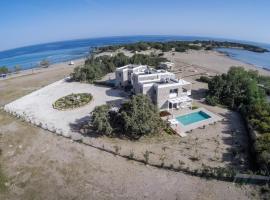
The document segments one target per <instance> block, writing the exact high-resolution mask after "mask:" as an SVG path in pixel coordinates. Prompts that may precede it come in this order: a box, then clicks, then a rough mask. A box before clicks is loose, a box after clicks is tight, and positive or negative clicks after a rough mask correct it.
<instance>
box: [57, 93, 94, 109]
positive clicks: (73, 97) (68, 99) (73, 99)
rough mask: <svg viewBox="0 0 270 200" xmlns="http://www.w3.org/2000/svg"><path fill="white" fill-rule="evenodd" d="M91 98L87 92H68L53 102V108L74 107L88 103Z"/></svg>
mask: <svg viewBox="0 0 270 200" xmlns="http://www.w3.org/2000/svg"><path fill="white" fill-rule="evenodd" d="M92 99H93V96H92V95H91V94H89V93H78V94H70V95H67V96H64V97H61V98H60V99H58V100H57V101H56V102H54V104H53V108H54V109H57V110H68V109H74V108H78V107H81V106H84V105H86V104H88V103H89V102H90V101H91V100H92Z"/></svg>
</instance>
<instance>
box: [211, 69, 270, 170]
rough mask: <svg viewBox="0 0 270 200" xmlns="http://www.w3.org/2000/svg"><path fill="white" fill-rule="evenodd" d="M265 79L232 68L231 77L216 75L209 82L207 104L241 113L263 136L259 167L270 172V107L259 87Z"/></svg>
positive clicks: (260, 145) (256, 144)
mask: <svg viewBox="0 0 270 200" xmlns="http://www.w3.org/2000/svg"><path fill="white" fill-rule="evenodd" d="M260 80H261V77H260V76H259V75H258V73H257V72H255V71H246V70H244V69H243V68H241V67H232V68H231V69H230V70H229V72H228V73H227V74H222V75H220V76H215V77H214V78H213V79H211V81H209V83H208V88H209V91H208V96H207V98H206V100H207V102H208V103H209V104H211V105H215V104H217V103H219V104H223V105H226V106H228V107H229V108H231V109H234V110H237V111H239V112H240V113H241V114H242V115H243V116H244V117H245V118H246V119H247V120H248V123H250V124H251V125H252V126H253V128H255V129H256V130H257V131H258V132H259V133H260V136H259V137H258V139H257V141H256V143H255V146H256V148H255V149H256V152H257V154H258V160H259V164H260V166H261V167H262V168H264V169H268V170H269V169H270V136H269V134H270V104H269V103H268V102H267V101H266V97H265V92H264V90H263V88H261V87H260V86H259V82H260Z"/></svg>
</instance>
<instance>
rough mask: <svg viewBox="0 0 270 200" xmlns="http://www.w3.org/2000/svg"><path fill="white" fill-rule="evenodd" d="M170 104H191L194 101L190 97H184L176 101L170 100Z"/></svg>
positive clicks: (175, 99)
mask: <svg viewBox="0 0 270 200" xmlns="http://www.w3.org/2000/svg"><path fill="white" fill-rule="evenodd" d="M168 101H169V102H170V103H173V104H174V103H183V102H189V101H192V99H191V98H190V97H188V96H183V97H177V98H174V99H169V100H168Z"/></svg>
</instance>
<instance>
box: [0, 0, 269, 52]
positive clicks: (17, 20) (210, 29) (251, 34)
mask: <svg viewBox="0 0 270 200" xmlns="http://www.w3.org/2000/svg"><path fill="white" fill-rule="evenodd" d="M269 9H270V1H269V0H256V1H255V0H0V50H5V49H11V48H16V47H21V46H26V45H32V44H40V43H46V42H53V41H63V40H70V39H82V38H92V37H106V36H123V35H181V36H187V35H188V36H208V37H220V38H228V39H240V40H248V41H255V42H264V43H270V12H269Z"/></svg>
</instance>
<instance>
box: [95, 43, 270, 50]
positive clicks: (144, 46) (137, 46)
mask: <svg viewBox="0 0 270 200" xmlns="http://www.w3.org/2000/svg"><path fill="white" fill-rule="evenodd" d="M120 48H124V49H126V50H129V51H133V52H134V51H145V50H148V49H157V50H162V51H163V52H167V51H171V50H172V49H173V48H174V49H175V51H177V52H185V51H187V50H190V49H193V50H201V49H204V50H212V49H213V48H242V49H245V50H248V51H253V52H258V53H263V52H268V50H267V49H265V48H261V47H259V46H254V45H249V44H242V43H236V42H227V41H224V42H221V41H211V40H209V41H199V40H195V41H169V42H136V43H131V44H123V45H114V46H105V47H100V48H99V49H98V51H99V52H104V51H115V50H117V49H120Z"/></svg>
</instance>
